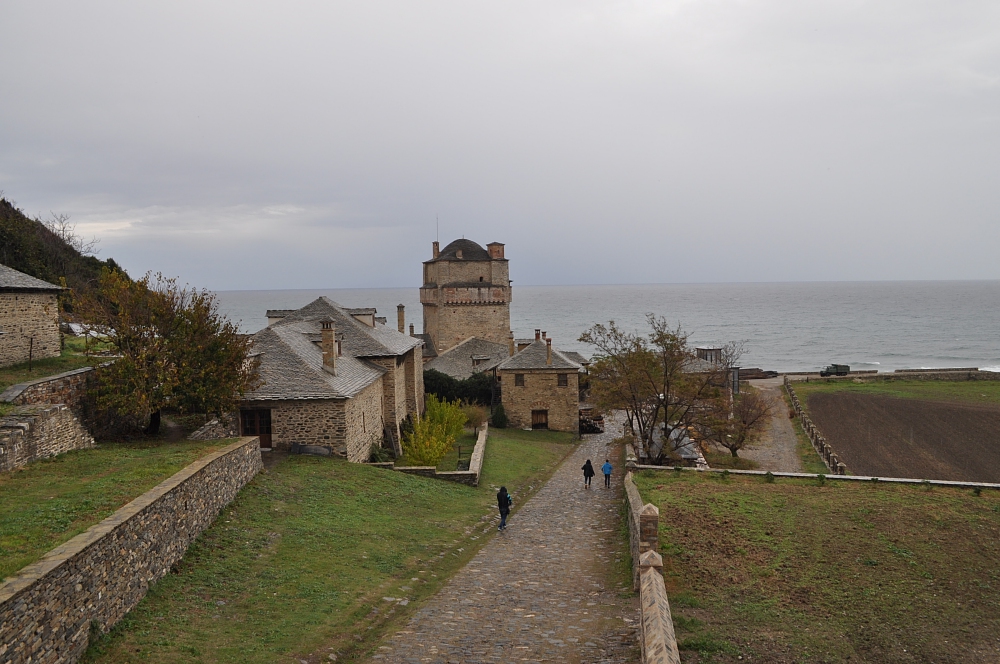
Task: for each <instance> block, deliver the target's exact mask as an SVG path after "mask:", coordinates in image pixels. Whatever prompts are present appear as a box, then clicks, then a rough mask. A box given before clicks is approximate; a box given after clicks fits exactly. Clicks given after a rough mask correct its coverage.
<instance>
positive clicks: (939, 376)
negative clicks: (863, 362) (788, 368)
mask: <svg viewBox="0 0 1000 664" xmlns="http://www.w3.org/2000/svg"><path fill="white" fill-rule="evenodd" d="M794 375H801V374H785V376H786V378H787V376H794ZM899 380H906V381H912V380H944V381H965V380H1000V371H980V370H979V369H941V370H938V371H934V370H933V369H931V370H928V369H896V371H894V372H893V373H877V372H873V371H872V372H868V371H865V372H858V373H857V374H856V373H855V372H853V371H852V372H851V373H850V374H848V375H847V376H827V377H822V378H817V377H816V376H815V374H813V375H810V376H809V377H808V378H807V379H806V381H807V382H813V383H815V382H824V383H835V382H842V381H851V382H853V383H872V382H884V383H891V382H894V381H899Z"/></svg>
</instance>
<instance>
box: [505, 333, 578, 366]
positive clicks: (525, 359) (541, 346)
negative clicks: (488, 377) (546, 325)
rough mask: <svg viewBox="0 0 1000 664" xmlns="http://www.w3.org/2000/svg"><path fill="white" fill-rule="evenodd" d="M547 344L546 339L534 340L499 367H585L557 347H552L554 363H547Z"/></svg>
mask: <svg viewBox="0 0 1000 664" xmlns="http://www.w3.org/2000/svg"><path fill="white" fill-rule="evenodd" d="M546 346H547V344H546V341H545V339H538V340H537V341H532V342H531V344H530V345H529V346H528V347H527V348H525V349H524V350H522V351H520V352H518V353H517V354H515V355H514V356H513V357H510V358H508V359H506V360H504V361H503V362H501V363H500V364H499V365H498V366H497V369H499V370H501V371H503V370H513V369H575V370H576V371H579V370H580V369H582V368H583V367H582V366H580V363H579V362H575V361H573V360H571V359H570V358H568V357H566V355H564V354H563V353H562V352H560V351H559V350H557V349H556V348H555V347H553V348H552V364H547V363H546V361H545V360H546V356H547V354H548V349H547V348H546Z"/></svg>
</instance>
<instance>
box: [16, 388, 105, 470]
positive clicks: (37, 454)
mask: <svg viewBox="0 0 1000 664" xmlns="http://www.w3.org/2000/svg"><path fill="white" fill-rule="evenodd" d="M93 446H94V439H93V438H92V437H91V435H90V434H89V433H87V430H86V429H85V428H84V427H83V425H82V424H80V421H79V420H78V419H77V418H76V415H74V413H73V411H72V410H70V409H69V408H68V407H67V406H66V405H65V404H58V405H50V404H44V405H31V406H19V407H18V408H16V409H14V412H12V413H11V414H10V415H8V416H7V417H3V418H0V471H7V470H14V469H15V468H20V467H22V466H24V465H26V464H28V463H31V462H32V461H35V460H37V459H44V458H46V457H51V456H55V455H57V454H62V453H63V452H68V451H70V450H82V449H87V448H90V447H93Z"/></svg>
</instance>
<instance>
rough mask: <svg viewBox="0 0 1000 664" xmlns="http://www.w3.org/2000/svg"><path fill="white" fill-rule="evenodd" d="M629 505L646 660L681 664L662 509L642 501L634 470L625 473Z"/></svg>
mask: <svg viewBox="0 0 1000 664" xmlns="http://www.w3.org/2000/svg"><path fill="white" fill-rule="evenodd" d="M625 508H626V511H627V513H628V514H627V518H628V534H629V545H630V548H631V550H632V570H633V573H632V582H633V585H634V588H635V589H636V590H638V591H639V610H640V614H641V615H640V624H641V626H642V629H641V634H640V640H641V645H642V662H643V664H680V661H681V658H680V653H679V652H678V650H677V638H676V636H674V622H673V618H671V616H670V602H669V601H667V588H666V586H665V585H664V583H663V559H662V558H661V557H660V554H659V553H658V552H657V551H656V549H658V548H659V545H660V536H659V525H660V511H659V510H658V509H657V507H656V505H653V504H647V505H643V504H642V497H641V496H640V495H639V489H638V487H636V485H635V482H633V481H632V473H631V472H627V473H626V474H625Z"/></svg>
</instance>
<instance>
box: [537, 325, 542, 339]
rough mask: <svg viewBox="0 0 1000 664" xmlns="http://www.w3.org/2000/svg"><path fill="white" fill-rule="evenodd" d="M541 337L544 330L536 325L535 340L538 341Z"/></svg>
mask: <svg viewBox="0 0 1000 664" xmlns="http://www.w3.org/2000/svg"><path fill="white" fill-rule="evenodd" d="M541 338H542V331H541V330H540V329H538V328H537V327H536V328H535V341H538V340H539V339H541Z"/></svg>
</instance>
